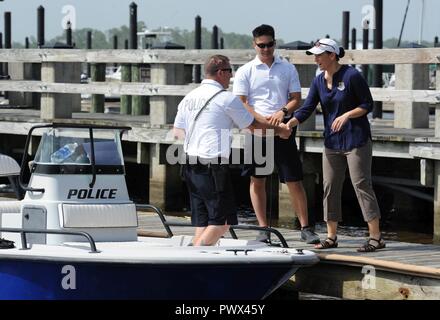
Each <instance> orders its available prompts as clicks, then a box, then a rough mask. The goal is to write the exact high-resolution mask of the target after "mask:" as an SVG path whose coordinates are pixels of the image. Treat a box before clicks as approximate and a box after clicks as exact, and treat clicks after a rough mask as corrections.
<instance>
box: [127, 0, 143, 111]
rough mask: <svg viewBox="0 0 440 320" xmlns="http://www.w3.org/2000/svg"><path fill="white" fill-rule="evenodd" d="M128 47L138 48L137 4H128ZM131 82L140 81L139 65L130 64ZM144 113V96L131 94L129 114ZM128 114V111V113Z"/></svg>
mask: <svg viewBox="0 0 440 320" xmlns="http://www.w3.org/2000/svg"><path fill="white" fill-rule="evenodd" d="M130 49H134V50H136V49H138V42H137V5H136V3H134V2H132V3H131V4H130ZM131 82H140V65H139V64H132V65H131ZM145 113H146V105H145V98H144V97H143V96H137V95H135V96H131V114H132V115H133V116H137V115H142V114H145ZM129 114H130V113H129Z"/></svg>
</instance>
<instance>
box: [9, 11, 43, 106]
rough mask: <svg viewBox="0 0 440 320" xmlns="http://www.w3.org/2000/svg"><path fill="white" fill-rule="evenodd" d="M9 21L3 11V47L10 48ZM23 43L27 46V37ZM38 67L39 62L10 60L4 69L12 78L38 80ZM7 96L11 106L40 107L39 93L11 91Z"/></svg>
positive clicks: (39, 67) (39, 65) (39, 66)
mask: <svg viewBox="0 0 440 320" xmlns="http://www.w3.org/2000/svg"><path fill="white" fill-rule="evenodd" d="M10 23H11V16H10V14H9V15H6V13H5V48H11V42H12V39H11V26H10ZM6 35H7V36H6ZM6 38H7V39H6ZM25 43H26V44H25V46H26V48H29V38H28V37H26V38H25ZM40 69H41V64H39V63H25V62H10V63H9V64H8V68H7V69H6V70H7V74H9V76H10V77H11V79H12V80H40ZM8 98H9V104H10V105H13V106H27V107H33V108H36V109H38V108H39V107H40V94H39V93H36V92H20V91H11V92H8Z"/></svg>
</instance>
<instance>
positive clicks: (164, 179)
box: [150, 64, 185, 208]
mask: <svg viewBox="0 0 440 320" xmlns="http://www.w3.org/2000/svg"><path fill="white" fill-rule="evenodd" d="M184 69H185V66H184V64H151V83H152V84H169V85H171V84H174V85H179V84H184V81H185V72H184ZM181 100H182V97H179V96H150V123H151V127H161V126H163V125H166V124H171V123H173V121H174V118H175V116H176V113H177V105H178V104H179V102H180V101H181ZM166 147H167V146H166V145H160V144H151V145H150V148H151V149H150V155H151V158H150V203H153V204H155V205H157V206H159V207H161V208H166V206H165V204H167V206H168V205H169V204H170V203H171V202H170V201H167V199H172V198H176V195H180V193H181V187H180V186H181V179H180V175H179V170H180V168H179V166H178V165H169V164H167V162H166V157H165V152H166ZM172 195H174V196H172ZM180 198H182V197H181V195H180ZM174 200H175V199H174Z"/></svg>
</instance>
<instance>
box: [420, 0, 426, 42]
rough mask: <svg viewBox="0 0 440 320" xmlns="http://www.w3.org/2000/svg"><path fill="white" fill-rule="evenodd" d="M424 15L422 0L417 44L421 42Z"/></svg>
mask: <svg viewBox="0 0 440 320" xmlns="http://www.w3.org/2000/svg"><path fill="white" fill-rule="evenodd" d="M424 17H425V0H422V8H421V9H420V28H419V44H422V36H423V20H424Z"/></svg>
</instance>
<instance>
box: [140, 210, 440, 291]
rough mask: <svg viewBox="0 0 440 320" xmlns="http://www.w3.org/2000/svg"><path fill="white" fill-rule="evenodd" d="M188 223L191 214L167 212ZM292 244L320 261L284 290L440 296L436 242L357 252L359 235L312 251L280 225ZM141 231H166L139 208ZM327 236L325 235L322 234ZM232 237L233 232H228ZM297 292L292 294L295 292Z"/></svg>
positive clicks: (177, 231) (181, 231)
mask: <svg viewBox="0 0 440 320" xmlns="http://www.w3.org/2000/svg"><path fill="white" fill-rule="evenodd" d="M167 221H173V222H182V221H186V222H189V218H181V217H167ZM171 229H172V231H173V234H174V235H193V232H194V229H193V228H192V227H171ZM277 230H279V231H280V232H281V233H282V234H283V236H284V238H285V239H286V241H287V243H288V245H289V247H292V248H301V249H307V250H312V251H315V252H316V253H317V254H318V256H319V258H320V262H319V263H318V264H317V265H315V266H313V267H308V268H302V269H300V271H298V272H297V274H296V275H295V276H293V277H292V278H291V279H290V281H289V282H288V283H287V284H286V285H285V289H287V290H292V291H299V292H305V293H313V294H319V295H324V296H331V297H338V298H344V299H386V300H388V299H389V300H438V299H440V249H439V247H438V246H437V245H427V244H423V245H422V244H416V243H405V242H397V241H386V248H385V249H382V250H379V251H376V252H372V253H358V252H357V251H356V249H357V248H358V247H359V246H360V245H361V244H362V243H363V242H364V241H365V239H364V238H361V237H350V236H342V235H341V236H338V242H339V246H338V248H335V249H328V250H314V249H313V246H312V245H307V244H305V243H304V242H301V241H300V240H299V239H300V232H299V231H296V230H289V229H283V228H277ZM139 231H140V234H144V235H148V234H154V235H158V236H166V233H165V229H164V227H163V225H162V223H161V222H160V219H159V218H158V216H157V215H156V214H153V213H150V212H140V213H139ZM235 232H236V233H237V236H238V238H240V239H255V236H256V234H257V232H256V231H252V230H236V231H235ZM319 235H320V237H321V238H322V239H325V236H326V235H325V234H319ZM225 236H226V237H230V235H229V234H226V235H225ZM292 294H294V293H292Z"/></svg>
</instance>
